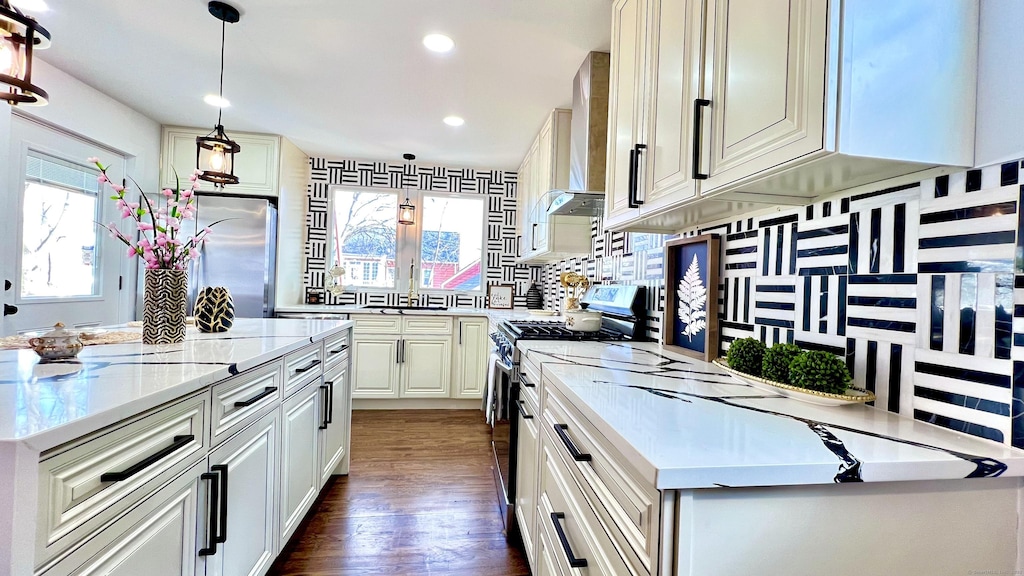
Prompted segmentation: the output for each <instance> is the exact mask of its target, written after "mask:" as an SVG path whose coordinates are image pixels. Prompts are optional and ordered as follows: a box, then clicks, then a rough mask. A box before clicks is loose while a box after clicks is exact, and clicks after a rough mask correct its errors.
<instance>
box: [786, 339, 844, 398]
mask: <svg viewBox="0 0 1024 576" xmlns="http://www.w3.org/2000/svg"><path fill="white" fill-rule="evenodd" d="M789 379H790V384H792V385H793V386H799V387H800V388H806V389H808V390H816V391H818V392H828V393H830V394H843V393H845V392H846V387H847V386H849V384H850V372H849V371H848V370H847V369H846V364H845V363H843V361H842V360H840V359H839V358H838V357H836V356H833V355H832V354H829V353H828V352H821V351H819V350H812V351H810V352H805V353H803V354H801V355H799V356H797V357H796V358H795V359H794V360H793V363H792V364H791V365H790V366H789Z"/></svg>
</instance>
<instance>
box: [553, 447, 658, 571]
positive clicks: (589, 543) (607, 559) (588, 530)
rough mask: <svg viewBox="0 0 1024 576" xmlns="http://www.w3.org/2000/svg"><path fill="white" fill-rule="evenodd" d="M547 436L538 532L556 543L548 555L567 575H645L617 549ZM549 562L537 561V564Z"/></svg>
mask: <svg viewBox="0 0 1024 576" xmlns="http://www.w3.org/2000/svg"><path fill="white" fill-rule="evenodd" d="M551 442H552V438H551V437H550V435H547V434H545V438H544V440H543V441H542V442H541V446H542V449H541V463H540V473H541V477H540V499H539V500H538V503H537V525H538V527H539V530H538V531H539V532H544V533H547V537H548V541H549V542H551V543H552V544H553V549H551V550H550V551H549V552H548V554H549V555H550V556H553V558H549V559H548V561H550V563H551V564H555V565H557V566H559V567H560V568H561V570H562V571H563V572H565V573H567V574H579V575H581V576H582V575H588V574H607V575H608V576H624V575H626V574H632V575H635V576H640V575H641V574H642V575H643V576H646V573H641V572H636V571H635V570H633V569H632V568H631V567H630V566H629V565H628V564H626V562H625V561H623V559H622V557H621V556H620V555H619V552H618V550H616V547H615V543H614V541H613V540H612V538H611V537H610V536H609V535H608V533H607V532H606V531H605V529H604V527H603V526H602V525H601V523H600V521H598V519H597V516H596V515H595V514H594V511H593V510H592V509H591V508H590V506H589V505H588V504H587V501H586V499H585V498H583V494H581V493H580V491H579V487H578V486H576V483H575V482H574V481H573V479H572V477H571V476H570V475H569V472H568V470H567V469H566V467H565V465H564V463H562V462H561V457H560V456H559V455H558V454H557V453H555V451H554V450H552V448H553V447H554V446H553V445H552V444H551ZM545 562H546V561H545V560H541V559H539V558H538V562H537V564H538V565H543V564H544V563H545Z"/></svg>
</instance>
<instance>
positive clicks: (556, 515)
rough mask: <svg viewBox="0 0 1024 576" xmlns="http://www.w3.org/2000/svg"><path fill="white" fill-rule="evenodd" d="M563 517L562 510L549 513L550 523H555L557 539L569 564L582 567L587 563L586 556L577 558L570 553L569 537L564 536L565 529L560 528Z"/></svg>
mask: <svg viewBox="0 0 1024 576" xmlns="http://www.w3.org/2000/svg"><path fill="white" fill-rule="evenodd" d="M564 519H565V514H563V513H562V512H552V513H551V523H552V524H554V525H555V533H556V534H558V541H559V542H561V543H562V551H563V552H565V558H566V560H568V561H569V566H572V567H573V568H584V567H586V565H587V559H586V558H577V557H576V555H575V554H573V553H572V546H570V545H569V538H567V537H566V536H565V530H563V529H562V522H561V520H564Z"/></svg>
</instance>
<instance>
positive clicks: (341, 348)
mask: <svg viewBox="0 0 1024 576" xmlns="http://www.w3.org/2000/svg"><path fill="white" fill-rule="evenodd" d="M345 350H348V344H342V345H341V347H340V348H335V349H334V350H328V351H327V353H328V354H330V355H331V356H334V355H335V354H341V353H342V352H344V351H345Z"/></svg>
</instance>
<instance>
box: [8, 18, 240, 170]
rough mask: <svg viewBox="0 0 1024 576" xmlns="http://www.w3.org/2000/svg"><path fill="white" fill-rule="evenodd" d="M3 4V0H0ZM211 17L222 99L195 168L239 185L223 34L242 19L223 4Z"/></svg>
mask: <svg viewBox="0 0 1024 576" xmlns="http://www.w3.org/2000/svg"><path fill="white" fill-rule="evenodd" d="M0 1H2V0H0ZM209 9H210V14H212V15H213V17H214V18H216V19H218V20H220V100H219V103H220V104H221V105H220V106H218V111H217V125H216V126H214V128H213V131H212V132H210V133H209V134H207V135H206V136H199V137H198V138H196V169H197V170H199V179H200V180H205V181H207V182H213V184H214V186H220V187H224V186H225V185H227V184H238V176H235V154H236V153H238V152H240V151H241V150H242V147H241V146H239V145H238V143H237V142H235V141H234V140H232V139H230V138H228V135H227V134H226V133H225V132H224V126H223V125H221V116H222V115H223V114H224V106H223V104H224V102H225V100H224V31H225V29H226V28H227V24H228V22H230V23H232V24H234V23H235V22H238V21H239V20H240V19H241V14H239V13H238V10H236V9H235V8H234V7H233V6H230V5H228V4H225V3H224V2H217V1H214V2H210V4H209Z"/></svg>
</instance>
